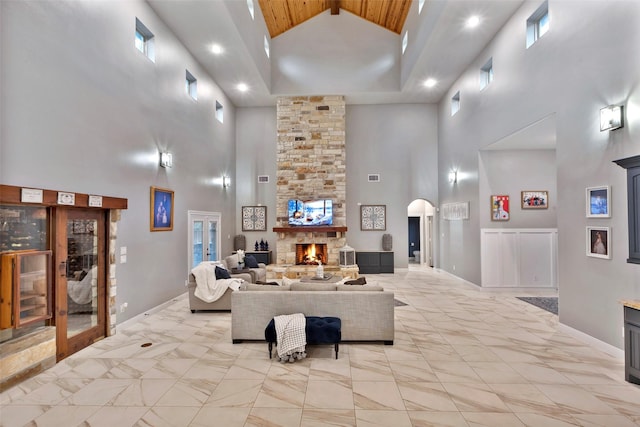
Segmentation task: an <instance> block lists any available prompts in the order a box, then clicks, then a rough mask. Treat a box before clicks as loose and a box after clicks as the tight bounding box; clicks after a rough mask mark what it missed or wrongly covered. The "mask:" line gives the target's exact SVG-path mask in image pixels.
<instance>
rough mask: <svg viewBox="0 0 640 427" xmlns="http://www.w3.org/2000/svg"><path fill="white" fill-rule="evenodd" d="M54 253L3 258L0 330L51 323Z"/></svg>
mask: <svg viewBox="0 0 640 427" xmlns="http://www.w3.org/2000/svg"><path fill="white" fill-rule="evenodd" d="M51 283H52V282H51V251H20V252H6V253H3V254H1V255H0V313H1V314H0V329H8V328H20V327H23V326H27V325H29V324H31V323H34V322H37V321H41V320H47V319H50V318H51V317H52V315H53V309H52V303H51V302H52V298H51Z"/></svg>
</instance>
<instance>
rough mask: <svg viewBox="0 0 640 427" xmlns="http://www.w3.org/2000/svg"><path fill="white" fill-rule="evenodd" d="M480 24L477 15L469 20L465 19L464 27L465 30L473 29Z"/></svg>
mask: <svg viewBox="0 0 640 427" xmlns="http://www.w3.org/2000/svg"><path fill="white" fill-rule="evenodd" d="M478 24H480V17H479V16H478V15H473V16H472V17H470V18H469V19H467V23H466V26H467V28H475V27H477V26H478Z"/></svg>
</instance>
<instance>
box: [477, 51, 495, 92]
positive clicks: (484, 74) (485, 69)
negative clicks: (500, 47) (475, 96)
mask: <svg viewBox="0 0 640 427" xmlns="http://www.w3.org/2000/svg"><path fill="white" fill-rule="evenodd" d="M492 81H493V58H489V60H488V61H487V63H486V64H484V65H483V66H482V68H480V90H482V89H484V88H485V87H487V86H488V85H489V83H491V82H492Z"/></svg>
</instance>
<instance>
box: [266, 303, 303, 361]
mask: <svg viewBox="0 0 640 427" xmlns="http://www.w3.org/2000/svg"><path fill="white" fill-rule="evenodd" d="M273 320H274V323H275V326H276V340H277V344H278V347H277V348H278V357H279V358H280V361H283V362H285V361H289V362H293V361H294V360H295V359H303V358H305V357H307V354H306V353H305V346H306V345H307V334H306V332H305V329H306V326H307V320H306V319H305V317H304V314H302V313H295V314H284V315H282V316H276V317H274V318H273Z"/></svg>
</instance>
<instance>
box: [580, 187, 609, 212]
mask: <svg viewBox="0 0 640 427" xmlns="http://www.w3.org/2000/svg"><path fill="white" fill-rule="evenodd" d="M586 206H587V218H610V217H611V187H609V186H608V185H607V186H602V187H588V188H587V204H586Z"/></svg>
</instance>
